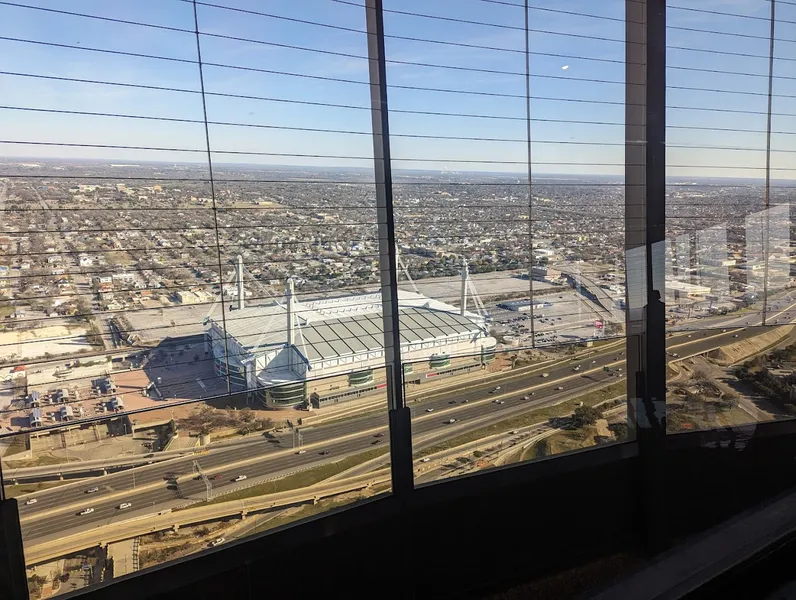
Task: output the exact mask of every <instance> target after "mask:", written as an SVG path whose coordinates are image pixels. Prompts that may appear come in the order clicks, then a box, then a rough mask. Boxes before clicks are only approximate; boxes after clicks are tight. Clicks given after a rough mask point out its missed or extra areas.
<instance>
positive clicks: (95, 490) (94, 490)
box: [86, 486, 99, 494]
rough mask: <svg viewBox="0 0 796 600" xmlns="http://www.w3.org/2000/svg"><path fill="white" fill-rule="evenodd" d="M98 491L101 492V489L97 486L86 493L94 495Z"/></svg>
mask: <svg viewBox="0 0 796 600" xmlns="http://www.w3.org/2000/svg"><path fill="white" fill-rule="evenodd" d="M98 491H99V488H98V487H96V486H95V487H90V488H88V489H87V490H86V493H87V494H93V493H94V492H98Z"/></svg>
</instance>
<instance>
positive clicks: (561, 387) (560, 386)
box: [556, 385, 564, 390]
mask: <svg viewBox="0 0 796 600" xmlns="http://www.w3.org/2000/svg"><path fill="white" fill-rule="evenodd" d="M556 389H557V390H563V389H564V386H563V385H559V386H558V387H556Z"/></svg>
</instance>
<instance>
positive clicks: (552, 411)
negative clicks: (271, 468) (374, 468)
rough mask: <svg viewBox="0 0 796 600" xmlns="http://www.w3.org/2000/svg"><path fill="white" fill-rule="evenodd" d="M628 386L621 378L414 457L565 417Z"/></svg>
mask: <svg viewBox="0 0 796 600" xmlns="http://www.w3.org/2000/svg"><path fill="white" fill-rule="evenodd" d="M626 387H627V382H626V381H625V380H624V379H621V380H619V381H617V382H616V383H612V384H611V385H608V386H606V387H604V388H601V389H599V390H594V391H592V392H586V393H585V394H583V395H581V396H577V397H575V398H572V399H570V400H566V401H564V402H561V403H560V404H556V405H555V406H548V407H545V408H539V409H537V410H530V411H528V412H526V413H523V414H521V415H517V416H514V417H510V418H508V419H504V420H502V421H498V422H496V423H492V424H491V425H487V426H485V427H481V428H480V429H475V430H473V431H468V432H467V433H463V434H461V435H459V436H456V437H454V438H451V439H449V440H445V441H444V442H440V443H438V444H434V445H433V446H429V447H427V448H423V449H422V450H420V451H419V452H416V453H415V455H414V458H416V459H417V458H421V457H423V456H427V455H429V454H436V453H437V452H443V451H445V450H450V449H451V448H455V447H457V446H462V445H464V444H468V443H470V442H474V441H476V440H479V439H481V438H485V437H488V436H490V435H495V434H497V433H503V432H504V431H511V430H512V429H519V428H521V427H527V426H529V425H533V424H534V423H540V422H543V421H547V420H548V419H552V418H554V417H564V416H566V415H568V414H570V413H571V412H572V411H574V410H575V408H576V407H577V406H578V403H579V402H583V404H584V406H594V405H595V404H599V403H600V402H604V401H605V400H610V399H611V398H615V397H616V396H619V395H621V394H623V393H625V391H626Z"/></svg>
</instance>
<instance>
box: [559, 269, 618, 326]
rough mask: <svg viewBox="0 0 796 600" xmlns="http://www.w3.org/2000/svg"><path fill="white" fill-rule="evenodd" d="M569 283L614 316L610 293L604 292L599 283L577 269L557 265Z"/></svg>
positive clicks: (614, 306)
mask: <svg viewBox="0 0 796 600" xmlns="http://www.w3.org/2000/svg"><path fill="white" fill-rule="evenodd" d="M559 270H560V271H561V273H563V274H564V275H565V276H566V277H567V279H569V281H570V283H571V284H572V285H573V286H574V287H576V288H581V289H582V290H585V291H586V294H587V295H588V296H589V297H590V298H591V299H592V300H594V301H595V302H596V303H597V304H598V305H599V306H600V307H601V308H603V309H604V310H606V311H608V313H609V314H610V315H611V316H614V311H615V310H616V302H615V301H614V299H613V298H612V297H611V295H610V294H609V293H608V292H606V291H605V290H604V289H603V288H601V287H600V285H599V284H598V283H597V282H595V281H594V280H593V279H591V278H590V277H589V276H587V275H584V274H583V273H581V272H580V270H579V269H573V268H571V267H559Z"/></svg>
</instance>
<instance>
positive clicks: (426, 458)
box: [420, 456, 431, 462]
mask: <svg viewBox="0 0 796 600" xmlns="http://www.w3.org/2000/svg"><path fill="white" fill-rule="evenodd" d="M430 460H431V459H430V458H429V457H428V456H424V457H423V458H421V459H420V462H428V461H430Z"/></svg>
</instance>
